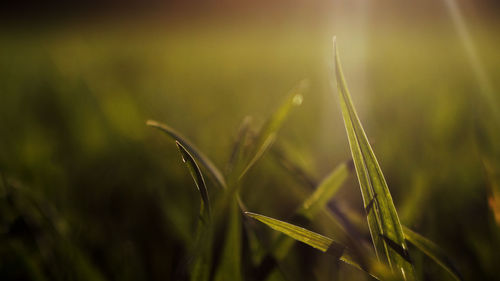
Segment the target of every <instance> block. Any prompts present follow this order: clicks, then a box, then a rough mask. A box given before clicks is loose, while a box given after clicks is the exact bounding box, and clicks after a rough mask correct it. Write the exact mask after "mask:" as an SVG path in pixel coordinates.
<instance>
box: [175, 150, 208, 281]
mask: <svg viewBox="0 0 500 281" xmlns="http://www.w3.org/2000/svg"><path fill="white" fill-rule="evenodd" d="M175 143H176V145H177V148H178V149H179V152H180V154H181V156H182V161H183V162H184V163H185V164H186V166H187V168H188V170H189V173H190V174H191V177H192V178H193V180H194V183H195V185H196V188H197V189H198V191H199V192H200V197H201V204H200V216H199V221H198V227H197V230H196V240H195V243H194V247H193V249H192V254H191V257H190V259H189V260H188V261H187V265H189V264H191V263H193V264H192V267H191V280H208V279H209V277H210V266H209V264H210V260H211V255H210V252H211V249H212V248H211V244H212V243H211V241H212V225H211V224H212V214H211V213H212V211H211V206H210V197H209V196H208V190H207V186H206V184H205V180H204V179H203V175H202V173H201V170H200V168H199V167H198V164H196V161H195V160H194V158H193V156H191V154H190V153H189V152H188V151H187V150H186V148H185V147H184V146H183V145H182V144H181V143H180V142H178V141H175Z"/></svg>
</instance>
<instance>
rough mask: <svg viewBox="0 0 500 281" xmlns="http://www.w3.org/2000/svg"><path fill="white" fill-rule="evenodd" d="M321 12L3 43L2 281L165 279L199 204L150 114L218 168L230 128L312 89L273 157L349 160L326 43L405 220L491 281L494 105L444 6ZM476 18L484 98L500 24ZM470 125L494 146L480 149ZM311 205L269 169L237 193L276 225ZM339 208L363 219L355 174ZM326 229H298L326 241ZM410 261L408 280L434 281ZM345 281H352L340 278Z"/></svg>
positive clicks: (66, 28)
mask: <svg viewBox="0 0 500 281" xmlns="http://www.w3.org/2000/svg"><path fill="white" fill-rule="evenodd" d="M336 7H337V8H338V9H337V10H335V11H333V12H332V14H331V16H327V15H321V18H320V19H311V16H310V15H307V16H304V15H300V14H299V15H297V14H294V13H290V14H286V15H281V16H280V17H279V18H273V17H272V16H269V15H266V16H246V17H244V18H241V19H238V18H237V17H236V16H234V17H227V18H222V19H221V18H220V17H219V16H217V17H215V16H214V17H196V16H192V17H190V18H189V19H176V20H172V21H170V20H163V19H161V17H160V19H158V18H154V19H143V18H141V19H140V20H139V19H133V20H124V19H118V20H110V21H106V20H102V19H99V20H95V21H88V22H87V21H84V22H81V21H76V22H65V24H54V23H50V24H49V23H48V24H40V25H37V26H34V25H33V24H29V25H19V26H11V27H7V26H6V27H5V28H3V29H2V30H1V33H0V172H1V173H2V175H3V177H4V178H5V182H6V184H7V186H5V185H4V184H2V188H3V189H2V190H3V192H2V198H1V200H2V201H1V202H2V203H1V205H0V234H1V238H0V277H1V278H0V279H2V280H170V279H172V278H173V276H174V275H175V271H176V270H177V268H178V267H179V266H180V264H181V263H182V259H184V258H185V255H186V252H187V250H188V248H189V244H190V241H191V239H193V238H194V234H193V233H194V231H195V227H196V220H197V213H198V205H199V203H198V202H199V196H198V194H197V192H196V189H195V186H194V184H193V182H192V180H191V178H190V176H189V173H188V171H187V170H186V169H185V167H184V166H183V165H182V162H181V158H180V155H179V154H178V152H177V151H176V148H175V145H174V143H173V142H172V141H171V140H170V139H169V138H167V137H165V136H164V135H162V134H161V133H160V132H158V131H156V130H154V129H151V128H148V127H146V126H145V122H146V120H147V119H155V120H158V121H161V122H165V123H167V124H169V125H171V126H172V127H174V128H176V129H178V130H179V131H181V132H183V134H184V135H186V136H187V137H189V138H190V139H191V140H192V141H193V142H194V143H196V144H197V145H198V147H199V148H201V149H202V150H203V151H204V152H205V154H207V155H208V156H209V157H210V158H211V159H213V160H214V162H215V163H216V164H217V165H218V166H219V167H221V168H222V169H223V168H224V167H225V164H226V162H227V159H228V158H229V153H230V149H231V145H232V143H233V141H234V138H235V136H236V132H237V129H238V126H239V123H240V122H241V120H242V119H243V118H244V117H245V116H247V115H251V116H253V118H254V123H255V127H256V128H258V127H259V126H260V125H262V124H263V122H264V121H265V120H266V118H268V117H269V116H270V115H271V114H272V112H273V110H274V109H275V108H277V107H278V106H279V104H280V103H281V102H282V101H283V100H284V98H285V97H286V95H287V92H288V90H289V89H291V88H292V87H293V86H294V85H296V84H297V83H298V82H299V81H300V80H302V79H303V78H308V79H309V80H310V84H311V87H310V90H309V91H308V92H307V93H306V94H305V96H304V102H303V105H302V106H301V107H299V108H298V109H297V110H296V111H294V112H293V114H292V115H291V116H290V118H289V119H288V120H287V122H286V123H285V125H284V127H283V130H281V131H280V134H279V139H278V142H277V145H278V146H280V147H284V148H285V149H286V151H288V153H289V154H290V157H291V158H293V159H294V160H295V161H297V162H299V163H300V164H301V165H302V166H304V167H305V168H306V170H307V171H308V172H310V173H311V174H312V175H313V176H314V177H315V178H316V179H318V180H319V179H321V178H322V177H324V176H325V175H326V174H327V173H328V172H329V171H331V170H332V169H333V168H334V167H335V166H336V165H338V164H339V163H341V162H343V161H346V160H348V159H349V157H350V153H349V148H348V144H347V137H346V134H345V129H344V127H343V123H342V117H341V114H340V110H339V106H338V99H337V97H336V90H335V88H334V87H333V80H332V73H333V67H332V49H331V39H332V35H334V34H337V35H338V37H337V40H338V43H339V48H340V52H341V56H342V61H343V64H344V69H345V75H346V78H347V81H348V83H349V86H350V88H351V93H352V96H353V99H354V102H355V104H356V107H357V110H358V112H359V114H360V117H361V120H362V122H363V124H364V127H365V130H366V132H367V135H368V137H369V139H370V140H371V142H372V145H373V148H374V150H375V153H376V155H377V157H378V159H379V162H380V164H381V167H382V170H383V171H384V173H385V176H386V179H387V182H388V185H389V188H390V190H391V192H392V194H393V199H394V201H395V204H396V207H397V209H398V211H399V213H400V217H401V220H402V222H403V223H404V224H406V225H408V226H410V227H412V228H413V229H415V230H417V231H418V232H420V233H422V234H424V235H425V236H427V237H428V238H430V239H431V240H433V241H435V242H436V243H437V244H439V245H441V246H442V247H443V248H444V249H445V250H446V251H447V252H448V253H449V254H450V257H451V258H452V259H453V260H454V261H456V263H457V265H458V267H459V269H460V270H461V271H462V273H463V275H464V277H465V279H466V280H498V274H497V272H498V268H497V266H498V261H500V247H499V246H500V232H499V225H498V224H496V223H495V220H494V217H493V214H492V212H491V210H490V209H489V207H488V186H489V181H488V177H487V175H486V174H485V171H484V168H483V164H482V161H481V156H480V155H481V153H484V154H486V155H487V156H488V157H491V158H492V159H493V163H497V164H498V159H497V158H496V156H495V155H497V156H498V154H495V153H497V152H495V151H498V148H495V147H496V146H495V145H496V144H498V142H496V140H498V139H499V134H500V133H499V132H498V131H496V130H495V128H497V127H495V126H497V125H496V124H497V123H498V122H499V121H500V120H497V119H496V118H495V117H493V116H495V115H494V113H491V112H494V111H495V110H496V108H498V106H499V105H500V104H499V103H497V102H496V101H495V99H498V94H497V93H498V92H497V91H496V92H494V94H493V96H494V99H493V101H487V100H486V99H485V97H484V95H483V94H482V93H481V86H480V85H479V84H478V81H477V79H476V78H475V76H474V70H473V69H472V68H471V65H470V63H469V61H468V59H467V55H466V52H465V51H464V47H463V44H462V43H461V41H460V39H459V37H458V35H457V32H456V30H455V29H454V26H453V24H452V22H451V20H450V19H449V17H448V16H447V14H446V13H445V12H444V11H441V12H434V13H433V14H432V15H426V14H425V13H420V14H418V15H419V16H413V17H406V16H407V15H409V14H411V13H409V12H408V11H407V14H405V13H401V14H398V13H394V11H398V10H397V9H396V8H397V7H396V8H394V10H390V11H386V12H385V13H384V10H383V9H382V8H378V9H375V10H376V11H378V12H376V13H375V12H373V13H371V14H370V13H369V15H371V16H368V19H367V20H366V22H364V23H360V22H358V21H357V20H358V19H359V17H358V16H356V15H357V14H356V11H354V12H353V11H351V10H349V9H348V8H346V7H343V6H336ZM342 9H344V10H342ZM409 9H410V8H408V10H409ZM391 11H392V12H391ZM343 12H345V13H348V12H349V13H352V14H346V15H344V14H343ZM270 14H271V15H272V13H270ZM388 15H389V16H388ZM480 15H481V17H476V18H474V17H472V19H473V20H472V21H470V22H469V28H470V31H471V34H472V35H473V36H472V37H473V38H472V39H473V40H474V41H473V43H474V45H475V46H476V48H477V51H478V54H479V60H480V61H481V62H482V63H483V66H484V68H485V71H486V73H487V75H488V77H489V80H490V81H492V82H491V83H492V87H493V89H500V84H499V81H500V79H499V78H500V55H499V52H498V46H499V45H500V36H498V34H500V25H499V24H498V23H497V21H496V19H495V17H494V16H493V17H491V16H490V17H488V16H486V15H485V16H484V17H483V16H482V15H483V14H480ZM351 17H352V18H351ZM478 18H479V19H480V20H477V19H478ZM478 128H479V129H478ZM484 128H486V129H484ZM482 130H485V131H487V132H489V133H486V136H485V139H486V141H487V142H489V143H491V144H492V146H491V147H488V146H487V145H484V144H483V143H482V142H478V141H477V139H478V137H477V134H478V133H477V132H478V131H482ZM495 161H496V162H495ZM498 167H499V166H496V169H498ZM497 171H498V170H497ZM497 173H498V172H497ZM207 182H208V184H209V190H210V191H211V192H215V190H214V189H215V186H214V185H213V183H212V182H210V180H208V181H207ZM308 193H309V192H308V191H307V190H304V189H303V188H301V187H300V184H299V183H298V182H296V181H295V180H294V178H293V177H292V176H291V175H289V174H288V173H287V172H286V171H285V170H284V169H283V168H282V167H280V165H279V164H278V163H277V161H276V159H274V158H273V157H272V154H268V155H266V156H265V157H264V158H263V159H262V161H260V162H259V163H258V165H257V166H256V167H255V169H253V170H251V172H250V174H249V175H248V177H247V179H246V181H245V183H244V185H243V200H244V201H245V202H246V204H247V205H248V207H249V209H251V210H252V211H256V212H259V213H263V214H266V215H270V216H273V217H276V218H282V219H283V218H286V217H287V216H289V215H290V213H291V212H292V211H293V210H294V209H295V208H296V207H297V206H298V204H300V202H301V201H302V200H303V199H304V198H305V196H306V195H307V194H308ZM336 200H337V202H339V204H343V205H347V206H350V207H351V208H352V209H354V210H356V211H357V212H358V213H359V214H362V212H363V211H362V204H361V195H360V192H359V187H358V185H357V180H356V179H355V177H354V176H351V177H350V179H349V180H348V182H347V183H346V184H345V185H344V186H343V188H342V189H341V191H340V192H339V194H338V195H337V196H336ZM322 222H323V220H322V219H321V218H318V220H317V222H316V226H315V228H314V229H315V230H316V231H318V232H322V233H325V234H330V232H331V230H329V228H328V225H325V223H322ZM365 232H366V233H365V234H366V235H367V237H368V232H367V229H365ZM267 233H268V235H272V232H271V231H268V232H267ZM291 255H292V256H291V257H290V260H289V261H288V263H289V264H290V270H291V271H292V272H293V270H295V269H294V268H293V265H294V264H295V263H297V260H300V258H297V257H295V258H294V256H302V259H306V258H304V257H307V259H309V260H310V261H309V262H310V264H311V265H310V266H311V270H312V271H313V272H315V275H314V276H315V277H314V278H316V279H318V280H330V279H329V277H328V276H327V275H326V274H322V273H323V272H325V271H326V269H327V268H328V266H329V265H328V262H329V258H326V257H323V256H322V255H320V254H318V253H316V252H314V251H312V250H311V251H309V250H307V249H305V248H304V247H300V246H299V247H298V249H297V250H296V251H294V252H293V253H292V254H291ZM414 258H415V261H416V263H417V264H419V265H423V266H422V268H423V269H424V270H423V272H420V273H419V274H421V277H422V279H423V280H448V279H449V277H448V276H447V275H446V273H445V272H444V271H443V270H442V269H440V268H439V267H438V266H436V265H434V264H433V263H432V262H431V261H429V260H427V259H425V258H422V257H421V256H419V255H418V254H416V255H415V257H414ZM311 261H313V262H311ZM298 274H302V273H301V272H299V273H298ZM342 277H343V278H344V279H343V280H362V278H366V277H365V276H364V275H363V274H361V273H358V272H355V271H354V270H352V269H350V268H347V267H346V268H344V269H343V271H342ZM298 278H299V279H298V280H300V279H301V277H300V275H299V277H298ZM447 278H448V279H447ZM302 280H304V279H302Z"/></svg>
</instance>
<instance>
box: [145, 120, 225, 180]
mask: <svg viewBox="0 0 500 281" xmlns="http://www.w3.org/2000/svg"><path fill="white" fill-rule="evenodd" d="M146 125H148V126H150V127H153V128H156V129H158V130H160V131H162V132H164V133H165V134H167V135H168V136H170V137H171V138H173V139H174V140H176V141H178V142H179V143H180V144H182V145H183V146H184V147H185V149H186V151H189V152H190V153H191V154H192V155H193V156H194V157H195V158H196V159H197V160H198V161H199V162H200V164H201V165H203V166H204V167H205V168H206V169H207V170H208V172H209V173H210V175H211V176H212V178H213V179H214V180H215V182H216V183H217V184H218V185H219V186H220V187H222V188H223V189H225V188H226V186H227V184H226V180H225V179H224V176H223V175H222V173H221V171H220V170H219V169H218V168H217V166H215V164H214V163H213V162H212V161H211V160H210V159H209V158H208V157H207V156H205V155H204V154H203V153H202V152H201V151H200V150H199V149H198V148H196V146H195V145H194V144H192V143H191V142H190V141H189V140H188V139H187V138H186V137H184V136H183V135H182V134H181V133H179V132H177V131H176V130H174V129H173V128H171V127H169V126H167V125H165V124H162V123H160V122H157V121H154V120H148V121H147V122H146Z"/></svg>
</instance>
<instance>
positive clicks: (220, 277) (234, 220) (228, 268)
mask: <svg viewBox="0 0 500 281" xmlns="http://www.w3.org/2000/svg"><path fill="white" fill-rule="evenodd" d="M228 216H229V222H228V227H227V229H226V240H225V245H224V249H223V253H222V256H221V264H220V265H219V267H218V268H217V273H216V275H215V281H224V280H234V281H240V280H242V279H243V278H242V275H241V236H242V234H241V227H242V225H241V212H240V209H239V206H238V202H237V200H236V198H233V200H232V201H231V206H230V208H229V214H228Z"/></svg>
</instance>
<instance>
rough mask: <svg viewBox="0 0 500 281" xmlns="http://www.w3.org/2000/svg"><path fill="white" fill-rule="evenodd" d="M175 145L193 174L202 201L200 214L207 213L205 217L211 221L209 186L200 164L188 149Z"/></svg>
mask: <svg viewBox="0 0 500 281" xmlns="http://www.w3.org/2000/svg"><path fill="white" fill-rule="evenodd" d="M175 144H176V145H177V148H178V149H179V152H180V153H181V155H182V161H183V162H184V163H185V164H186V166H187V167H188V169H189V173H190V174H191V177H192V178H193V180H194V183H195V184H196V188H197V189H198V191H199V192H200V196H201V200H202V209H201V210H200V213H205V212H206V215H204V217H205V218H206V219H208V220H210V216H211V207H210V198H209V197H208V190H207V186H206V184H205V180H204V179H203V176H202V174H201V171H200V167H198V164H196V161H194V159H193V156H191V154H189V152H188V151H187V150H186V148H184V146H183V145H182V144H181V143H180V142H178V141H175Z"/></svg>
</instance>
